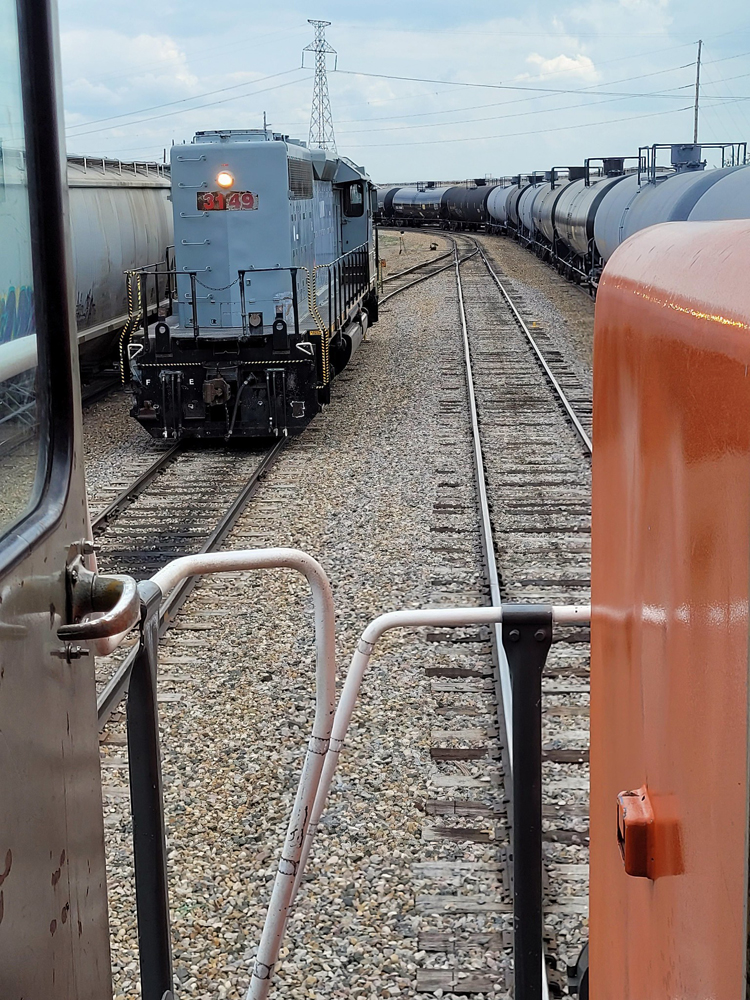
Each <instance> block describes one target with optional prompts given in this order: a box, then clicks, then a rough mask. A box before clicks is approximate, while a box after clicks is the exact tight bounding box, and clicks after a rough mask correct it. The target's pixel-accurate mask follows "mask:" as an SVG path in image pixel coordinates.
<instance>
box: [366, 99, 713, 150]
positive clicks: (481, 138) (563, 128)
mask: <svg viewBox="0 0 750 1000" xmlns="http://www.w3.org/2000/svg"><path fill="white" fill-rule="evenodd" d="M692 110H693V105H692V104H688V105H686V106H685V107H683V108H668V109H667V110H666V111H652V112H651V113H650V114H645V115H628V117H626V118H623V117H620V118H608V119H605V120H604V121H596V122H581V123H577V124H574V125H559V126H557V127H555V128H542V129H531V130H530V131H528V132H504V133H503V134H502V135H475V136H463V137H462V138H460V139H417V140H416V141H415V142H377V143H358V144H356V145H353V146H351V147H350V148H351V149H373V148H375V147H376V146H377V148H378V149H380V148H382V147H384V146H434V145H436V144H442V143H447V142H485V141H486V140H487V139H515V138H517V137H518V136H522V135H547V134H548V133H549V132H567V131H569V130H570V129H577V128H599V127H600V126H602V125H613V124H621V123H624V122H630V121H637V120H638V119H641V118H657V117H658V116H659V115H674V114H679V113H680V112H681V111H692Z"/></svg>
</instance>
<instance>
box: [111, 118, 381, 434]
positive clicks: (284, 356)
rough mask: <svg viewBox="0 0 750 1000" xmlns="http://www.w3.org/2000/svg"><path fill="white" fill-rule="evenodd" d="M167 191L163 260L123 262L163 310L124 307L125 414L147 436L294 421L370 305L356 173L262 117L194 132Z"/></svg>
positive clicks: (325, 396) (344, 351)
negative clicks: (134, 268) (169, 237)
mask: <svg viewBox="0 0 750 1000" xmlns="http://www.w3.org/2000/svg"><path fill="white" fill-rule="evenodd" d="M172 199H173V209H174V221H175V254H174V267H173V268H168V269H167V270H166V271H157V270H155V269H151V268H146V269H142V270H141V271H138V272H131V273H130V274H129V275H128V280H129V281H130V282H131V285H134V287H135V288H136V290H137V292H138V294H137V295H136V294H133V295H131V299H132V300H133V301H134V302H136V303H137V302H138V301H139V300H143V299H144V296H145V294H147V291H148V289H149V287H151V285H158V284H159V282H163V283H166V284H167V286H168V288H169V312H170V315H167V316H164V317H162V319H161V320H160V321H159V322H158V323H157V324H156V325H155V326H154V327H153V329H152V328H150V327H149V322H148V317H146V316H145V315H144V314H143V313H140V314H139V313H135V314H134V315H133V316H132V317H131V319H132V324H131V330H130V336H129V343H127V344H126V345H125V351H124V354H125V357H126V359H127V363H128V367H129V375H130V377H131V380H132V387H133V391H134V394H135V405H134V407H133V409H132V411H131V413H132V415H133V416H134V417H135V418H136V419H137V420H139V421H140V423H141V424H142V425H143V426H144V427H146V428H147V429H148V430H149V432H150V433H151V434H152V435H153V436H154V437H157V438H167V439H179V438H219V439H221V438H229V437H263V436H267V435H281V434H284V435H286V434H297V433H299V432H300V431H302V430H303V429H304V428H305V427H306V426H307V424H308V423H309V422H310V420H311V419H312V418H313V417H314V416H315V414H316V413H317V412H318V411H319V410H320V407H321V405H323V404H324V403H327V402H328V401H329V399H330V386H331V381H332V380H333V378H334V377H335V376H336V374H337V373H338V372H339V371H341V369H342V368H343V367H344V366H345V365H346V364H347V363H348V361H349V360H350V358H351V356H352V354H353V353H354V351H355V350H356V348H357V346H358V345H359V343H360V342H361V340H362V337H363V335H364V331H365V330H366V328H367V324H368V320H371V319H372V320H374V319H376V318H377V288H376V274H377V272H376V263H375V245H374V239H373V228H372V206H373V200H374V199H373V187H372V185H371V183H370V180H369V178H368V177H367V175H366V174H365V172H364V171H363V170H362V168H360V167H357V166H355V165H354V164H352V163H350V162H349V161H348V160H345V159H342V158H338V157H332V156H331V154H330V153H326V152H325V151H324V150H314V149H308V148H307V147H306V146H305V145H304V144H302V143H300V142H298V141H296V140H293V139H290V138H289V137H288V136H284V135H280V134H278V133H274V132H270V131H268V130H237V131H222V132H213V131H212V132H199V133H198V134H197V135H196V136H195V139H194V140H193V143H192V144H191V145H190V146H184V145H183V146H175V147H173V151H172ZM133 327H137V328H138V329H137V330H136V329H133Z"/></svg>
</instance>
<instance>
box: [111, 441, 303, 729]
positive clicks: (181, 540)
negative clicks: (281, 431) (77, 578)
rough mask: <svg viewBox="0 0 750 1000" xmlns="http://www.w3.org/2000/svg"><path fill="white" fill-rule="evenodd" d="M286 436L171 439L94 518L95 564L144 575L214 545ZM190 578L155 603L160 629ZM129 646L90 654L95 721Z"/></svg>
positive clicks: (125, 665)
mask: <svg viewBox="0 0 750 1000" xmlns="http://www.w3.org/2000/svg"><path fill="white" fill-rule="evenodd" d="M286 441H287V439H286V438H279V439H278V440H277V441H276V442H275V443H274V444H273V445H272V446H271V447H270V448H268V447H264V448H261V449H258V450H257V451H252V452H239V451H237V450H235V449H230V450H222V451H217V450H208V449H199V450H191V451H188V450H187V449H186V448H184V447H183V446H182V445H179V444H177V445H174V446H172V447H171V448H169V449H167V450H166V451H164V452H163V453H162V454H160V455H159V456H158V457H157V458H156V460H155V461H152V462H151V463H150V464H148V465H147V466H146V468H144V469H143V470H142V471H141V472H140V474H139V475H138V476H137V478H136V479H135V480H134V481H133V482H132V483H131V484H130V485H129V486H127V487H126V488H125V489H124V490H121V491H120V492H119V493H118V495H117V496H116V497H115V498H114V499H113V500H111V501H110V502H109V503H108V504H107V506H106V507H104V508H103V509H102V510H101V511H100V512H99V513H98V514H97V516H96V517H95V518H94V520H93V522H92V527H93V529H94V532H95V535H96V536H97V541H98V546H99V556H98V560H99V567H100V569H101V570H102V571H103V572H109V573H126V574H129V575H131V576H134V577H136V578H137V579H145V578H147V577H150V576H153V574H154V573H155V572H156V571H157V570H159V569H160V568H161V567H162V566H164V565H165V564H166V563H167V562H169V561H170V560H171V559H174V558H176V557H177V556H180V555H188V554H192V553H201V552H213V551H216V550H217V549H219V548H220V547H221V544H222V542H223V541H224V539H225V538H226V536H227V535H228V533H229V532H230V531H231V529H232V527H233V526H234V524H235V522H236V521H237V518H238V517H239V516H240V514H241V513H242V511H243V510H244V509H245V507H246V506H247V504H248V503H249V502H250V500H251V499H252V497H253V496H254V495H255V493H256V491H257V489H258V486H259V484H260V481H261V479H262V477H263V476H264V475H265V473H266V472H267V471H268V470H269V469H270V467H271V466H272V465H273V463H274V462H275V460H276V458H277V457H278V455H279V453H280V451H281V450H282V448H283V447H284V445H285V444H286ZM195 583H196V581H195V580H194V579H190V580H186V581H185V582H184V583H183V584H182V585H181V586H180V587H178V588H176V589H175V590H174V591H173V592H172V593H171V594H170V596H169V597H168V598H167V600H166V601H165V602H164V604H163V605H162V608H161V613H160V621H159V635H160V636H162V635H163V634H164V633H165V632H166V631H167V629H168V628H169V625H170V623H171V622H172V621H173V619H174V617H175V615H176V614H177V611H178V610H179V608H180V607H181V606H182V604H183V603H184V602H185V600H186V599H187V597H188V594H189V593H190V592H191V591H192V589H193V587H194V586H195ZM135 649H136V645H131V646H130V648H129V649H128V648H123V647H120V649H119V650H117V651H116V652H115V653H114V654H112V656H110V657H102V658H100V659H99V660H98V661H97V687H98V691H99V694H98V699H97V711H98V716H99V726H100V728H103V727H104V726H105V725H106V723H107V722H108V720H109V719H110V717H111V715H112V713H113V712H114V711H115V709H116V708H117V706H118V705H119V703H120V701H121V700H122V698H123V697H124V695H125V693H126V691H127V686H128V679H129V676H130V670H131V668H132V664H133V660H134V658H135Z"/></svg>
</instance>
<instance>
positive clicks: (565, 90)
mask: <svg viewBox="0 0 750 1000" xmlns="http://www.w3.org/2000/svg"><path fill="white" fill-rule="evenodd" d="M685 65H686V66H693V65H694V63H686V64H685ZM680 68H684V67H680ZM337 72H338V73H341V74H344V75H346V76H365V77H369V78H372V79H377V80H401V81H406V82H409V83H431V84H447V85H450V84H454V85H455V86H456V87H472V88H475V87H476V88H479V89H483V90H523V91H529V92H531V93H540V94H543V95H544V94H580V93H584V92H587V93H593V94H595V95H601V96H603V97H640V96H642V95H640V94H637V93H636V94H633V93H625V94H624V93H622V91H610V90H593V88H594V87H597V86H599V84H591V85H590V86H589V87H579V88H572V87H528V86H525V85H522V84H516V83H469V82H466V81H462V80H455V81H450V80H432V79H428V78H426V77H418V76H395V75H391V74H388V73H364V72H362V71H361V70H352V69H340V70H338V71H337ZM649 96H651V97H671V98H673V99H676V100H679V96H678V95H676V94H664V93H661V92H654V93H653V94H650V95H649Z"/></svg>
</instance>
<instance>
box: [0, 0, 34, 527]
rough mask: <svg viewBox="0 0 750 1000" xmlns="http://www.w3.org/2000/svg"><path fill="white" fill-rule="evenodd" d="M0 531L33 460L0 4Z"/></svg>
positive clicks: (17, 197)
mask: <svg viewBox="0 0 750 1000" xmlns="http://www.w3.org/2000/svg"><path fill="white" fill-rule="evenodd" d="M0 53H2V55H0V246H1V247H2V248H3V250H2V255H1V256H0V478H2V481H3V484H4V485H3V488H2V491H0V532H4V530H5V529H6V528H7V527H8V526H9V525H10V524H12V523H13V522H15V521H17V520H18V519H19V517H20V516H21V515H22V514H23V512H24V511H25V510H26V509H27V507H28V506H29V504H30V503H31V501H32V497H33V495H34V483H35V480H36V470H37V464H38V458H39V437H40V428H39V413H38V409H37V400H36V328H35V310H34V278H33V268H32V249H31V248H32V241H31V219H30V212H29V188H28V180H27V170H26V137H25V133H24V126H23V100H22V95H21V66H20V53H19V47H18V25H17V21H16V5H15V2H11V0H0Z"/></svg>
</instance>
